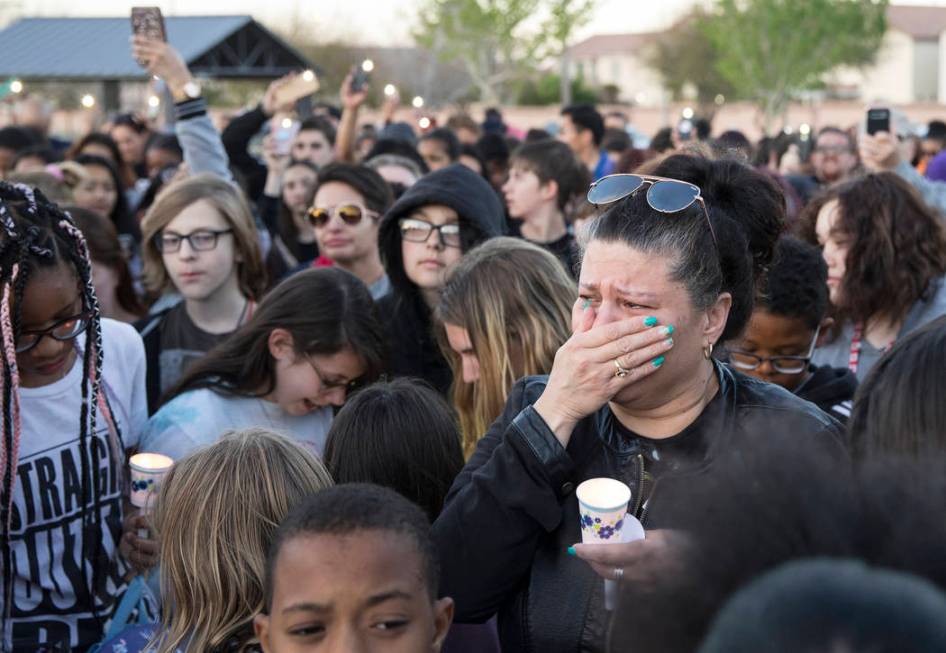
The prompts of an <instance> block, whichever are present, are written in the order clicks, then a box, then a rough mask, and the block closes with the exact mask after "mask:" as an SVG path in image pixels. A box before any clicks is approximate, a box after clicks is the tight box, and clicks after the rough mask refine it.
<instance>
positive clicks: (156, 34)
mask: <svg viewBox="0 0 946 653" xmlns="http://www.w3.org/2000/svg"><path fill="white" fill-rule="evenodd" d="M131 32H132V34H134V35H135V36H144V37H145V38H147V39H150V40H152V41H167V32H165V29H164V16H162V15H161V8H160V7H132V8H131ZM146 63H147V62H144V61H138V65H139V66H144V65H146Z"/></svg>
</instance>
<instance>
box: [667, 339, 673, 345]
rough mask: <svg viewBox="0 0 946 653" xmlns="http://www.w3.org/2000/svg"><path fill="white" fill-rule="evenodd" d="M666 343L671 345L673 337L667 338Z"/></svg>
mask: <svg viewBox="0 0 946 653" xmlns="http://www.w3.org/2000/svg"><path fill="white" fill-rule="evenodd" d="M667 345H668V346H670V347H673V338H667Z"/></svg>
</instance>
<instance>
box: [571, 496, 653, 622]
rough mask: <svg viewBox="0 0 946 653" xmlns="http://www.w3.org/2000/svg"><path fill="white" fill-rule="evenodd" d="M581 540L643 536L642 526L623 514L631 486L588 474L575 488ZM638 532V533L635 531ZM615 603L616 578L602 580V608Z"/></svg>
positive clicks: (614, 541)
mask: <svg viewBox="0 0 946 653" xmlns="http://www.w3.org/2000/svg"><path fill="white" fill-rule="evenodd" d="M575 496H577V497H578V513H579V519H580V520H581V541H582V543H584V544H620V543H622V542H630V541H632V540H635V539H641V538H642V537H643V528H641V526H640V522H639V521H637V519H636V518H635V517H634V516H633V515H628V514H627V504H629V503H630V501H631V488H629V487H628V486H627V485H625V484H624V483H622V482H621V481H618V480H615V479H613V478H591V479H588V480H587V481H585V482H584V483H582V484H581V485H579V486H578V489H577V490H575ZM638 533H640V534H638ZM616 603H617V581H613V580H605V581H604V608H605V610H613V609H614V608H615V605H616Z"/></svg>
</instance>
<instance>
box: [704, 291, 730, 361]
mask: <svg viewBox="0 0 946 653" xmlns="http://www.w3.org/2000/svg"><path fill="white" fill-rule="evenodd" d="M730 309H732V295H731V294H729V293H728V292H724V293H720V295H719V297H717V298H716V301H715V302H713V305H712V306H710V307H709V308H708V309H706V320H705V322H704V325H703V347H704V348H706V347H707V346H709V345H715V344H716V343H717V342H719V339H720V338H721V337H722V335H723V331H725V330H726V321H727V320H728V319H729V311H730Z"/></svg>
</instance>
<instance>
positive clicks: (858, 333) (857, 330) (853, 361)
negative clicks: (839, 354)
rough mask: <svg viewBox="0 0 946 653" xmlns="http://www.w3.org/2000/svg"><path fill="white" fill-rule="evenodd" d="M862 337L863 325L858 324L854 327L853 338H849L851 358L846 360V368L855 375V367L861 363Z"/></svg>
mask: <svg viewBox="0 0 946 653" xmlns="http://www.w3.org/2000/svg"><path fill="white" fill-rule="evenodd" d="M863 336H864V325H863V324H862V323H860V322H858V323H857V324H855V325H854V337H852V338H851V356H850V358H848V360H847V368H848V369H849V370H851V371H852V372H853V373H854V374H857V365H858V363H860V361H861V338H862V337H863Z"/></svg>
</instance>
